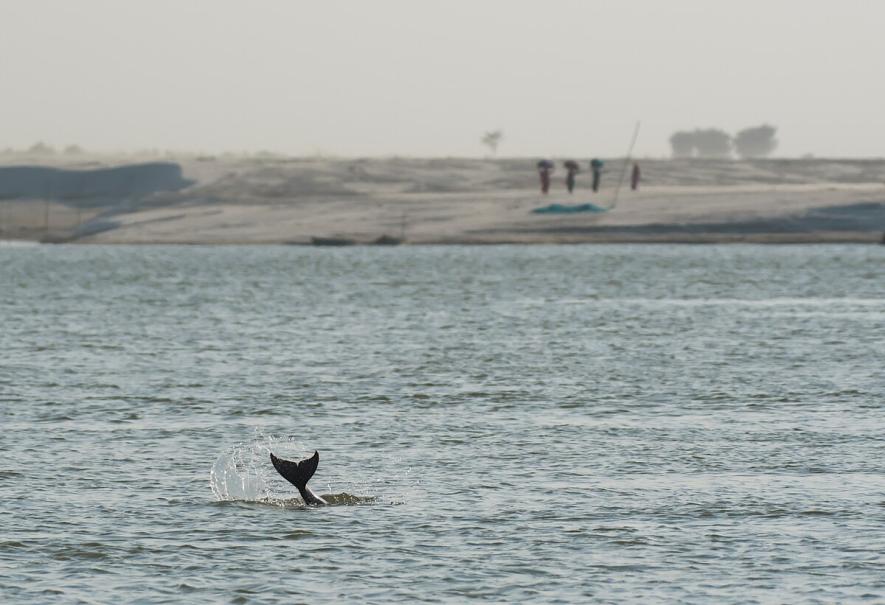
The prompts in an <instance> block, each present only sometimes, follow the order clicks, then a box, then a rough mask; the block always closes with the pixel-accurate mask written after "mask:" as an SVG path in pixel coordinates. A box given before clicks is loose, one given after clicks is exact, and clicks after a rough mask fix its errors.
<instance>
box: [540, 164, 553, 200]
mask: <svg viewBox="0 0 885 605" xmlns="http://www.w3.org/2000/svg"><path fill="white" fill-rule="evenodd" d="M553 168H554V166H553V162H551V161H549V160H540V161H539V162H538V175H539V176H540V177H541V193H543V194H544V195H547V192H548V191H550V175H551V174H553Z"/></svg>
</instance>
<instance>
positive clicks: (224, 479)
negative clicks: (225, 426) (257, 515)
mask: <svg viewBox="0 0 885 605" xmlns="http://www.w3.org/2000/svg"><path fill="white" fill-rule="evenodd" d="M271 451H273V452H274V453H277V454H279V455H281V456H284V457H290V458H295V459H298V458H302V457H305V456H306V455H307V454H305V453H304V448H303V447H301V445H300V444H299V443H298V442H297V441H295V440H294V439H292V438H280V437H276V436H274V435H266V434H264V433H262V432H260V431H256V433H255V437H254V438H253V439H252V440H250V441H247V442H243V443H238V444H236V445H234V446H233V447H232V448H231V449H230V450H229V451H226V452H223V453H222V454H221V455H219V456H218V458H217V459H216V460H215V464H213V465H212V469H211V470H210V471H209V486H210V487H211V488H212V493H213V494H215V498H216V500H220V501H227V500H244V501H267V500H273V499H277V498H281V497H282V494H281V493H280V491H279V488H277V487H276V486H275V485H274V484H275V483H277V476H276V471H274V470H273V467H272V466H271V465H270V461H269V457H270V452H271Z"/></svg>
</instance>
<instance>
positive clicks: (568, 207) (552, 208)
mask: <svg viewBox="0 0 885 605" xmlns="http://www.w3.org/2000/svg"><path fill="white" fill-rule="evenodd" d="M607 211H608V208H603V207H602V206H597V205H596V204H590V203H587V204H550V205H549V206H542V207H541V208H535V209H534V210H532V212H533V213H535V214H575V213H577V212H607Z"/></svg>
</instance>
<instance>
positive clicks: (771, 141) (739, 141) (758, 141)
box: [734, 124, 777, 158]
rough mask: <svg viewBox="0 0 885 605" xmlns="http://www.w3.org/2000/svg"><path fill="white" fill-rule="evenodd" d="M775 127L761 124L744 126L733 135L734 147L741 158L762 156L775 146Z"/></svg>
mask: <svg viewBox="0 0 885 605" xmlns="http://www.w3.org/2000/svg"><path fill="white" fill-rule="evenodd" d="M776 134H777V128H776V127H774V126H769V125H768V124H763V125H762V126H756V127H754V128H744V129H743V130H741V131H740V132H739V133H737V135H735V137H734V149H735V151H737V154H738V155H739V156H741V157H742V158H764V157H767V156H769V155H771V152H772V151H774V150H775V149H776V148H777V139H776V138H775V135H776Z"/></svg>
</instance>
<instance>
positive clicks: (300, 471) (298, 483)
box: [270, 451, 320, 490]
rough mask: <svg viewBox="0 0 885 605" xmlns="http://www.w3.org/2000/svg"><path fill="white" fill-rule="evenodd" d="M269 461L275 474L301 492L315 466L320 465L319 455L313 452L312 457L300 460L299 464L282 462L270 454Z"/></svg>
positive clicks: (289, 461) (311, 475)
mask: <svg viewBox="0 0 885 605" xmlns="http://www.w3.org/2000/svg"><path fill="white" fill-rule="evenodd" d="M270 461H271V462H272V463H273V466H274V468H275V469H277V472H278V473H279V474H281V475H282V476H283V478H284V479H285V480H286V481H288V482H289V483H291V484H292V485H294V486H295V487H297V488H298V489H299V490H302V489H304V486H306V485H307V482H308V481H310V478H311V477H313V474H314V473H315V472H316V471H317V465H319V463H320V453H319V452H317V451H314V453H313V456H311V457H310V458H305V459H304V460H300V461H299V462H293V461H291V460H283V459H282V458H277V457H276V456H274V455H273V454H271V455H270Z"/></svg>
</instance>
